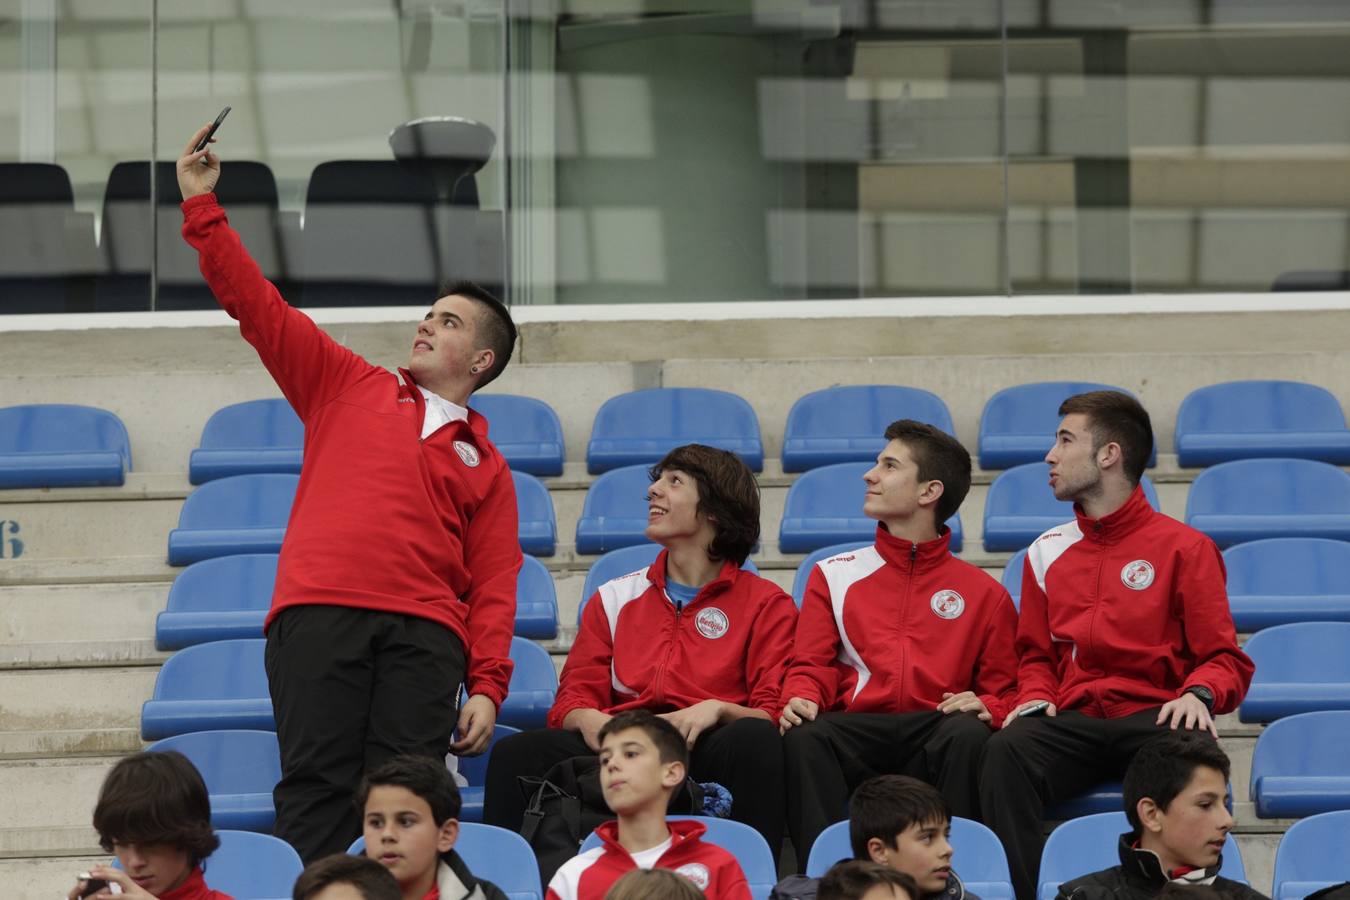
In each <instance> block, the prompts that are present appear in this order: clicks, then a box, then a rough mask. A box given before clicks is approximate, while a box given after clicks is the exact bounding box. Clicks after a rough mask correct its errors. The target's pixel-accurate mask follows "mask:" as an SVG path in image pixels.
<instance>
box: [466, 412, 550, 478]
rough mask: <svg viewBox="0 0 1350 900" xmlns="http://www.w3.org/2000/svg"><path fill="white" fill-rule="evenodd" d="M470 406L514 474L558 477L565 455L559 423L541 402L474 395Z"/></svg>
mask: <svg viewBox="0 0 1350 900" xmlns="http://www.w3.org/2000/svg"><path fill="white" fill-rule="evenodd" d="M469 406H471V407H473V408H474V409H476V410H478V411H479V412H480V413H482V415H483V417H484V418H485V419H487V420H488V438H489V439H490V440H491V441H492V443H493V445H494V446H495V447H496V448H497V450H498V451H500V452H501V454H502V456H503V457H505V458H506V463H507V465H509V466H510V467H511V468H512V469H513V470H515V471H517V472H529V473H530V474H531V475H561V474H562V473H563V459H564V458H565V457H566V455H567V453H566V450H565V449H564V445H563V430H562V422H560V421H558V414H557V413H556V412H554V411H553V407H551V406H549V405H548V404H547V403H545V402H544V401H543V400H536V399H534V398H533V397H520V396H517V395H515V394H474V395H473V396H472V397H470V398H469Z"/></svg>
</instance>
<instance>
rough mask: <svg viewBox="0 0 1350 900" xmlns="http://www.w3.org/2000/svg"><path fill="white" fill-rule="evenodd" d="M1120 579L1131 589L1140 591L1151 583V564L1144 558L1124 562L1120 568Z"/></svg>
mask: <svg viewBox="0 0 1350 900" xmlns="http://www.w3.org/2000/svg"><path fill="white" fill-rule="evenodd" d="M1120 581H1121V583H1122V584H1124V585H1125V586H1126V587H1127V588H1129V589H1130V590H1132V591H1142V590H1144V589H1145V588H1146V587H1148V586H1149V585H1150V584H1152V583H1153V564H1152V563H1150V562H1149V561H1148V560H1146V559H1136V560H1135V561H1134V562H1132V563H1126V564H1125V568H1123V569H1121V570H1120Z"/></svg>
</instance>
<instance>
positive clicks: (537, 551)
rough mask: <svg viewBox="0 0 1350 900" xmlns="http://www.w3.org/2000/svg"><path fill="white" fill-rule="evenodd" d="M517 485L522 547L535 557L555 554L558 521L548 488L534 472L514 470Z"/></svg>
mask: <svg viewBox="0 0 1350 900" xmlns="http://www.w3.org/2000/svg"><path fill="white" fill-rule="evenodd" d="M511 480H512V481H514V482H515V485H516V514H517V516H519V522H518V524H517V534H518V535H519V536H520V549H521V550H522V551H524V552H525V553H529V554H531V555H533V556H552V555H553V551H554V549H555V548H556V546H557V543H558V521H557V518H556V517H555V516H554V515H553V498H552V497H550V496H549V495H548V488H546V487H544V484H543V482H541V481H540V480H539V479H538V478H535V477H534V476H533V475H527V474H525V473H524V472H515V471H513V472H512V473H511Z"/></svg>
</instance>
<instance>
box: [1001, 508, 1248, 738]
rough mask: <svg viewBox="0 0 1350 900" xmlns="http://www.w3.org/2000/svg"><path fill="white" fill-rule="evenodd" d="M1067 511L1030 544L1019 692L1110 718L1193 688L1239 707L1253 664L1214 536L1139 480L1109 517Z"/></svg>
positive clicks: (1226, 707) (1217, 705) (1217, 703)
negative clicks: (1179, 516)
mask: <svg viewBox="0 0 1350 900" xmlns="http://www.w3.org/2000/svg"><path fill="white" fill-rule="evenodd" d="M1074 513H1075V516H1076V519H1075V520H1074V521H1072V522H1068V523H1065V524H1064V525H1061V526H1059V527H1058V528H1052V529H1051V530H1049V531H1047V532H1046V533H1045V534H1043V535H1041V536H1040V537H1039V538H1037V539H1036V541H1035V543H1033V544H1032V545H1031V547H1030V548H1028V550H1027V561H1026V564H1025V567H1024V568H1023V570H1022V615H1021V617H1020V619H1019V621H1018V628H1017V652H1018V655H1019V657H1020V659H1021V665H1020V668H1019V670H1018V696H1019V698H1020V699H1022V700H1030V699H1035V698H1039V699H1045V700H1050V701H1052V702H1053V703H1054V704H1055V705H1056V706H1057V707H1059V708H1060V709H1065V710H1068V709H1073V710H1077V711H1079V712H1081V713H1083V714H1085V715H1089V716H1094V717H1096V718H1101V719H1112V718H1119V717H1121V716H1128V715H1130V714H1131V713H1136V712H1139V711H1141V710H1144V709H1148V708H1149V707H1154V706H1160V705H1162V704H1164V703H1166V702H1167V701H1169V700H1175V699H1176V698H1177V697H1178V696H1179V695H1180V694H1181V693H1182V692H1183V691H1184V690H1185V689H1186V688H1189V687H1192V686H1197V685H1199V686H1204V687H1206V688H1209V690H1210V691H1211V692H1212V693H1213V694H1214V712H1215V713H1216V714H1218V713H1226V712H1231V711H1232V710H1234V709H1236V708H1237V707H1238V704H1239V703H1241V702H1242V698H1243V696H1244V695H1245V694H1246V693H1247V686H1248V685H1250V684H1251V680H1252V672H1253V671H1254V668H1255V667H1254V666H1253V664H1252V661H1251V659H1249V658H1248V657H1247V654H1245V653H1243V652H1242V651H1241V650H1239V649H1238V645H1237V634H1236V631H1235V629H1234V628H1233V615H1232V613H1231V612H1230V611H1229V608H1228V592H1227V590H1226V587H1225V572H1224V567H1223V557H1222V556H1220V555H1219V550H1218V548H1217V547H1215V546H1214V542H1213V541H1211V540H1210V539H1209V538H1207V537H1206V536H1205V535H1203V534H1201V533H1200V532H1198V531H1196V530H1195V529H1193V528H1190V527H1188V526H1186V525H1183V524H1182V523H1181V522H1178V521H1177V520H1176V519H1172V518H1169V517H1168V516H1165V515H1163V514H1162V513H1160V512H1156V511H1155V510H1154V509H1153V508H1152V507H1151V506H1149V505H1148V500H1147V499H1145V497H1144V492H1143V490H1142V489H1140V488H1137V487H1136V488H1135V490H1134V493H1133V494H1132V495H1131V496H1130V499H1129V500H1127V501H1126V502H1125V505H1124V506H1122V507H1121V508H1120V509H1118V510H1116V511H1115V512H1113V513H1111V514H1110V515H1109V516H1103V517H1102V518H1100V519H1089V518H1088V517H1087V516H1085V515H1083V511H1082V509H1081V508H1080V507H1078V506H1076V505H1075V506H1074Z"/></svg>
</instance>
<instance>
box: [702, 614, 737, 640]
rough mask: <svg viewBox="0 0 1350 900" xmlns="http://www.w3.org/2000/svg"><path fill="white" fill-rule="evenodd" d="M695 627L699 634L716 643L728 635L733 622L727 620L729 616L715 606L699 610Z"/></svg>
mask: <svg viewBox="0 0 1350 900" xmlns="http://www.w3.org/2000/svg"><path fill="white" fill-rule="evenodd" d="M694 627H695V628H697V629H698V633H699V634H701V635H703V636H704V637H705V638H708V639H709V640H712V641H715V640H717V639H718V638H720V637H721V636H722V635H724V634H726V633H727V629H728V628H730V627H731V622H730V621H729V620H728V619H727V614H726V613H724V612H722V611H721V610H720V609H718V608H717V607H715V606H710V607H708V608H707V609H704V610H699V614H698V615H696V616H694Z"/></svg>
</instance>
